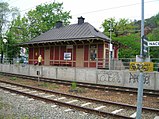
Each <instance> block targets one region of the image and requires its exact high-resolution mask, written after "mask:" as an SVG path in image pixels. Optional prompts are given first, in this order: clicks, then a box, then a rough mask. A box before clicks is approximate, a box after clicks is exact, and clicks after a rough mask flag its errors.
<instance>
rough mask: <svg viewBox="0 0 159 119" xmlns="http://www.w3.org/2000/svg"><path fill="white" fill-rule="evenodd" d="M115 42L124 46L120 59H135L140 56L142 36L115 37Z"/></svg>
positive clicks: (121, 49) (120, 50) (120, 52)
mask: <svg viewBox="0 0 159 119" xmlns="http://www.w3.org/2000/svg"><path fill="white" fill-rule="evenodd" d="M113 40H114V41H118V42H120V43H121V44H123V45H124V47H121V48H120V49H119V58H134V57H135V56H136V55H139V54H140V34H129V35H125V36H120V37H114V38H113Z"/></svg>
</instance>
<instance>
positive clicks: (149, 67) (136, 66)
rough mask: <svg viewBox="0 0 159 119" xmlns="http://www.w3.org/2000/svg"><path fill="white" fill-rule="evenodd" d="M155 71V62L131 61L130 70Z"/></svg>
mask: <svg viewBox="0 0 159 119" xmlns="http://www.w3.org/2000/svg"><path fill="white" fill-rule="evenodd" d="M137 70H140V71H143V72H153V62H130V65H129V71H137Z"/></svg>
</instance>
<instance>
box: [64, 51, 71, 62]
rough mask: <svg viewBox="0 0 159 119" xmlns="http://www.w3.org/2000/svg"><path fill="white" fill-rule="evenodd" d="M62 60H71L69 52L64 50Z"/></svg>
mask: <svg viewBox="0 0 159 119" xmlns="http://www.w3.org/2000/svg"><path fill="white" fill-rule="evenodd" d="M64 60H71V53H70V52H64Z"/></svg>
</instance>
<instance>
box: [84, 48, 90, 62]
mask: <svg viewBox="0 0 159 119" xmlns="http://www.w3.org/2000/svg"><path fill="white" fill-rule="evenodd" d="M88 55H89V45H85V46H84V61H88Z"/></svg>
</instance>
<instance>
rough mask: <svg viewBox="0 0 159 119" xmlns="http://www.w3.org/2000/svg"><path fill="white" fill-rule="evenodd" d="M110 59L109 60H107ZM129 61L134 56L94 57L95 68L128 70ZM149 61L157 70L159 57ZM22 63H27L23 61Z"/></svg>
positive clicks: (7, 62) (11, 61) (17, 61)
mask: <svg viewBox="0 0 159 119" xmlns="http://www.w3.org/2000/svg"><path fill="white" fill-rule="evenodd" d="M109 61H110V62H109ZM130 62H136V58H118V59H116V58H112V59H111V60H109V59H101V58H97V59H96V68H97V69H106V70H129V64H130ZM150 62H153V70H154V71H159V58H150ZM2 63H3V64H17V63H18V64H19V63H21V62H20V61H19V60H17V59H12V60H9V59H5V58H4V59H3V62H2ZM22 64H27V62H23V63H22Z"/></svg>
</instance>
